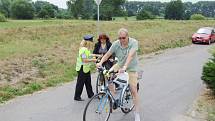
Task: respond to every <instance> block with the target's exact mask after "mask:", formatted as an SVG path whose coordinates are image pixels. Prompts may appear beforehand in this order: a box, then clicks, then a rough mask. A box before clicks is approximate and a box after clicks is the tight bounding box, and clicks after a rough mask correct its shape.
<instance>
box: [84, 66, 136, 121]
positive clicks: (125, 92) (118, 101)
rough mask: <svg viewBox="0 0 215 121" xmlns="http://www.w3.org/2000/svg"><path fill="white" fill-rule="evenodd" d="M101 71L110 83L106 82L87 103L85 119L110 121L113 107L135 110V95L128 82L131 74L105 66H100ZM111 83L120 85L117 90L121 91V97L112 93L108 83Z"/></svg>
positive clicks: (88, 120)
mask: <svg viewBox="0 0 215 121" xmlns="http://www.w3.org/2000/svg"><path fill="white" fill-rule="evenodd" d="M98 71H99V72H102V73H103V74H104V76H105V77H106V78H107V80H108V83H105V85H104V87H103V89H101V91H100V92H99V93H97V94H96V95H94V96H93V97H92V98H91V99H90V100H89V102H88V103H87V105H86V107H85V109H84V113H83V121H108V119H109V117H110V113H112V112H113V109H117V108H121V111H122V112H123V113H129V112H130V111H132V110H133V108H134V104H133V97H132V94H131V91H130V87H129V84H128V80H129V76H128V73H127V72H124V73H120V74H121V75H120V74H119V75H117V74H116V72H109V71H108V70H106V69H104V68H103V67H101V68H98ZM110 83H116V84H118V85H119V87H118V89H117V91H119V94H120V95H119V97H115V96H113V95H112V94H111V92H110V90H109V88H108V85H109V84H110Z"/></svg>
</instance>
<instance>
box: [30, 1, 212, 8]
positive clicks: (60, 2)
mask: <svg viewBox="0 0 215 121" xmlns="http://www.w3.org/2000/svg"><path fill="white" fill-rule="evenodd" d="M33 1H37V0H33ZM40 1H48V2H50V3H52V4H54V5H57V6H58V7H59V8H67V6H66V1H68V0H40ZM128 1H161V2H169V1H170V0H128ZM188 1H189V2H194V3H195V2H198V1H215V0H182V2H188Z"/></svg>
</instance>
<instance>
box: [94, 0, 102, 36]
mask: <svg viewBox="0 0 215 121" xmlns="http://www.w3.org/2000/svg"><path fill="white" fill-rule="evenodd" d="M95 1H96V4H97V34H98V36H99V5H100V4H101V2H102V0H95Z"/></svg>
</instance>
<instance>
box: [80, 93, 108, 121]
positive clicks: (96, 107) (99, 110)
mask: <svg viewBox="0 0 215 121" xmlns="http://www.w3.org/2000/svg"><path fill="white" fill-rule="evenodd" d="M111 104H112V101H111V98H110V96H109V95H108V94H106V93H98V94H96V95H95V96H93V97H92V98H91V99H90V101H89V102H88V103H87V105H86V107H85V109H84V114H83V121H108V119H109V117H110V112H111V110H112V108H111Z"/></svg>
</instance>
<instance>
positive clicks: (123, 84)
mask: <svg viewBox="0 0 215 121" xmlns="http://www.w3.org/2000/svg"><path fill="white" fill-rule="evenodd" d="M104 76H105V75H104ZM105 77H106V76H105ZM107 78H108V77H107ZM105 81H107V82H108V83H105V84H106V85H104V89H103V90H101V91H100V92H102V93H105V94H106V95H107V96H105V97H106V100H107V98H108V97H109V96H110V98H111V100H112V102H113V103H114V102H117V107H123V94H124V93H125V91H126V88H127V87H128V86H129V84H128V81H124V80H118V79H114V80H111V78H108V80H106V79H105ZM109 83H116V84H118V85H119V88H122V89H121V91H120V97H119V98H117V99H116V98H115V97H114V96H113V95H112V94H111V91H110V89H109V87H108V86H109ZM117 100H119V102H118V101H117ZM99 105H100V104H99ZM99 107H100V106H99ZM99 107H98V108H99Z"/></svg>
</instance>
